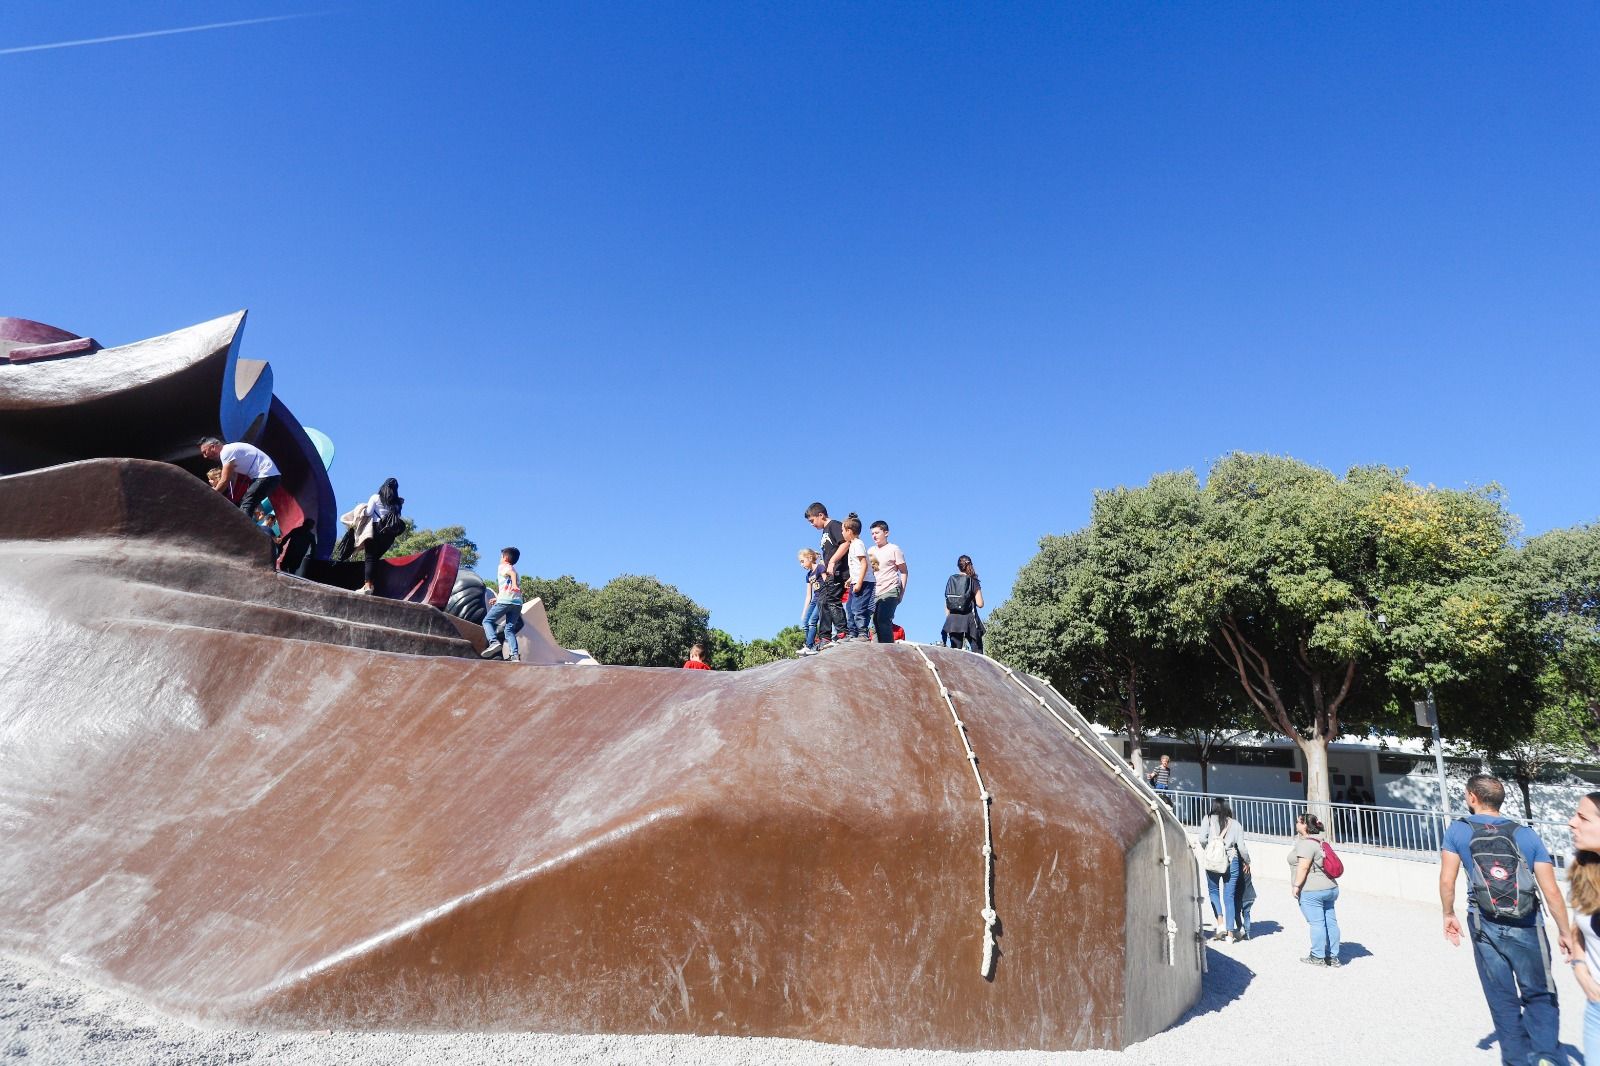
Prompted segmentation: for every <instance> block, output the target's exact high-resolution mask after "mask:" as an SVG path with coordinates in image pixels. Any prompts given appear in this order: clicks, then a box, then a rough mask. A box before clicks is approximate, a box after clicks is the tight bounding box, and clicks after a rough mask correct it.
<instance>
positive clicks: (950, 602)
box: [944, 574, 976, 614]
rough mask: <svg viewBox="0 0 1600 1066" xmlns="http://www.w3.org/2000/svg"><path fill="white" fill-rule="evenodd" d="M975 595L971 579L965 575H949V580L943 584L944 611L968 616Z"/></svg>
mask: <svg viewBox="0 0 1600 1066" xmlns="http://www.w3.org/2000/svg"><path fill="white" fill-rule="evenodd" d="M975 594H976V592H975V590H974V589H973V587H972V578H970V577H968V576H967V575H966V574H951V575H950V580H949V581H946V582H945V583H944V605H945V609H946V610H948V611H949V612H950V613H951V614H969V613H971V611H972V598H973V596H974V595H975Z"/></svg>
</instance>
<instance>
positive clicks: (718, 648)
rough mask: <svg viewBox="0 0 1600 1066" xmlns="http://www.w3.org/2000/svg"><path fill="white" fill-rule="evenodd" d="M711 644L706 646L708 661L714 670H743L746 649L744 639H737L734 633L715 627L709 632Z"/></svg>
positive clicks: (708, 637) (708, 636)
mask: <svg viewBox="0 0 1600 1066" xmlns="http://www.w3.org/2000/svg"><path fill="white" fill-rule="evenodd" d="M707 639H708V640H709V642H710V644H709V646H708V647H707V648H706V661H707V662H709V663H710V664H711V669H713V670H743V669H744V650H745V646H744V643H743V642H742V641H739V640H736V639H734V637H733V634H731V633H729V632H727V631H726V630H722V629H713V630H711V631H710V633H709V634H707Z"/></svg>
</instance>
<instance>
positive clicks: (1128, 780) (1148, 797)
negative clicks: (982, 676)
mask: <svg viewBox="0 0 1600 1066" xmlns="http://www.w3.org/2000/svg"><path fill="white" fill-rule="evenodd" d="M995 665H996V666H999V667H1000V668H1001V669H1002V670H1004V671H1005V672H1006V676H1007V677H1009V678H1010V679H1011V680H1013V681H1015V682H1016V683H1017V684H1018V685H1021V686H1022V688H1023V690H1024V691H1026V692H1027V693H1028V695H1030V696H1032V697H1033V698H1034V699H1035V700H1036V701H1038V704H1039V706H1040V707H1042V708H1044V709H1045V710H1046V711H1047V712H1049V714H1050V716H1051V717H1052V718H1054V719H1055V720H1056V721H1057V722H1060V723H1061V725H1062V727H1063V728H1065V729H1066V730H1067V732H1069V733H1071V734H1072V736H1073V737H1074V738H1076V739H1077V740H1078V741H1079V742H1080V743H1082V744H1083V745H1084V747H1086V748H1088V749H1089V751H1090V752H1092V753H1093V754H1094V756H1095V757H1096V758H1098V759H1099V760H1100V761H1101V762H1102V763H1104V764H1105V766H1106V769H1108V770H1110V771H1111V775H1112V776H1113V777H1115V778H1116V779H1117V780H1118V781H1120V782H1122V783H1123V784H1124V785H1126V786H1127V787H1128V789H1129V790H1131V791H1132V792H1133V794H1134V795H1135V796H1137V797H1138V798H1139V802H1140V803H1141V804H1143V805H1144V806H1145V807H1147V808H1148V809H1149V811H1150V817H1151V819H1152V820H1153V821H1154V822H1155V824H1156V836H1157V837H1159V838H1160V839H1161V875H1162V882H1163V885H1164V887H1165V889H1166V894H1167V913H1166V915H1165V917H1166V930H1167V965H1168V966H1176V965H1177V964H1178V962H1177V957H1176V946H1177V940H1178V922H1177V919H1175V918H1174V917H1173V914H1172V856H1171V854H1169V853H1168V851H1167V833H1166V827H1165V826H1163V825H1162V824H1161V815H1162V812H1163V811H1165V812H1166V813H1168V814H1172V812H1171V811H1167V808H1166V805H1165V804H1163V803H1162V802H1161V800H1159V799H1158V798H1156V795H1155V793H1154V792H1152V791H1151V790H1150V789H1148V788H1146V787H1145V786H1144V785H1143V784H1142V783H1141V782H1139V781H1138V780H1136V779H1135V778H1134V776H1133V769H1132V768H1131V767H1129V766H1128V765H1127V764H1125V763H1124V762H1123V761H1122V760H1121V759H1118V758H1116V757H1114V756H1113V755H1111V753H1110V752H1109V751H1108V750H1107V749H1106V748H1105V746H1104V744H1103V743H1101V742H1100V738H1099V737H1095V736H1093V735H1092V733H1091V734H1088V735H1086V732H1085V730H1083V729H1080V728H1078V726H1076V725H1074V724H1073V723H1072V722H1069V721H1067V719H1065V718H1063V717H1062V716H1061V714H1060V713H1059V712H1057V711H1056V709H1055V708H1054V707H1052V706H1050V701H1049V700H1047V699H1046V698H1045V697H1044V696H1043V695H1042V694H1040V693H1039V692H1037V691H1035V690H1034V689H1033V687H1032V686H1030V685H1029V684H1028V683H1027V682H1026V681H1023V680H1022V678H1020V677H1018V676H1017V674H1016V671H1014V670H1012V669H1011V667H1009V666H1005V665H1003V664H1000V663H996V664H995ZM1030 676H1032V675H1030ZM1033 680H1034V681H1037V682H1038V683H1039V685H1041V686H1042V687H1043V688H1044V689H1045V691H1047V692H1049V693H1050V694H1051V695H1052V696H1054V697H1055V698H1056V699H1058V700H1060V701H1061V703H1062V705H1063V706H1065V707H1066V708H1067V709H1068V710H1070V711H1071V712H1072V713H1073V715H1075V716H1077V717H1080V718H1081V717H1082V716H1081V715H1078V709H1077V708H1076V707H1074V706H1072V703H1071V702H1070V701H1069V700H1068V699H1067V698H1066V697H1065V696H1063V695H1062V694H1061V693H1059V692H1057V691H1056V690H1055V688H1054V686H1052V685H1051V684H1050V682H1048V681H1045V680H1043V679H1042V678H1037V677H1035V678H1033ZM1172 818H1173V821H1174V822H1176V821H1177V816H1176V815H1172ZM1179 830H1180V831H1182V826H1181V824H1180V825H1179ZM1196 906H1198V903H1197V904H1196Z"/></svg>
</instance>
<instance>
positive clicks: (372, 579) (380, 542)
mask: <svg viewBox="0 0 1600 1066" xmlns="http://www.w3.org/2000/svg"><path fill="white" fill-rule="evenodd" d="M392 547H394V537H392V536H388V537H383V536H379V535H378V534H376V533H374V534H373V535H372V536H371V537H370V538H369V539H368V540H367V542H366V543H365V544H363V545H362V548H364V549H365V550H366V553H367V557H366V559H365V560H364V561H363V562H362V564H361V565H362V576H363V577H364V578H365V579H366V582H367V584H369V585H374V584H377V577H378V560H380V559H382V558H383V555H384V553H385V552H387V551H388V550H389V549H390V548H392Z"/></svg>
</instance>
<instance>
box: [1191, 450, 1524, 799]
mask: <svg viewBox="0 0 1600 1066" xmlns="http://www.w3.org/2000/svg"><path fill="white" fill-rule="evenodd" d="M1196 497H1197V500H1198V505H1199V506H1198V521H1196V522H1194V523H1193V524H1192V525H1189V526H1185V527H1182V528H1175V529H1173V530H1172V535H1173V538H1174V540H1175V541H1177V542H1180V544H1181V547H1179V548H1178V549H1177V550H1175V551H1174V552H1172V553H1171V554H1170V555H1169V558H1171V559H1173V560H1174V562H1175V566H1174V568H1173V569H1172V570H1170V571H1169V572H1168V574H1167V575H1166V578H1167V602H1168V603H1169V605H1170V607H1171V609H1172V611H1173V613H1174V615H1175V617H1176V619H1177V621H1178V624H1179V625H1180V626H1181V627H1182V628H1183V629H1184V630H1185V631H1186V632H1187V634H1188V635H1189V637H1190V639H1192V640H1194V641H1195V642H1197V643H1200V644H1203V645H1204V646H1206V647H1208V648H1209V649H1210V650H1211V651H1212V653H1213V654H1215V655H1216V656H1217V657H1218V659H1219V660H1220V661H1221V662H1222V663H1224V664H1225V665H1226V666H1228V667H1229V668H1230V669H1231V670H1232V671H1233V673H1234V676H1235V677H1236V679H1237V682H1238V684H1239V686H1240V690H1241V691H1242V692H1243V694H1244V695H1245V697H1246V698H1247V699H1248V700H1249V702H1250V704H1251V705H1252V706H1253V707H1254V708H1255V709H1256V711H1257V712H1258V713H1259V714H1260V715H1261V717H1262V718H1263V719H1264V720H1265V721H1266V722H1267V723H1268V725H1269V726H1270V727H1271V728H1272V729H1273V730H1276V731H1277V732H1279V733H1281V734H1283V735H1284V736H1285V737H1287V738H1289V739H1290V740H1293V741H1294V742H1295V743H1296V745H1298V746H1299V748H1300V750H1301V753H1302V755H1303V757H1304V759H1305V764H1306V794H1307V799H1308V800H1309V801H1310V802H1312V803H1314V804H1326V803H1327V802H1328V799H1329V781H1328V745H1329V744H1330V743H1331V742H1332V741H1334V740H1335V739H1337V738H1338V737H1339V736H1340V735H1341V734H1342V732H1343V730H1344V721H1345V719H1346V718H1347V717H1349V716H1351V715H1356V716H1359V717H1361V718H1362V719H1363V720H1364V721H1368V722H1378V721H1386V722H1389V723H1391V724H1395V725H1398V723H1399V722H1400V721H1401V717H1400V707H1401V703H1402V699H1403V698H1404V696H1405V694H1407V693H1418V692H1420V691H1422V690H1423V689H1424V688H1425V687H1427V686H1433V687H1436V688H1439V689H1440V690H1441V695H1443V691H1444V690H1446V689H1457V688H1458V687H1464V686H1465V685H1467V684H1469V683H1472V682H1474V681H1477V680H1480V679H1481V678H1482V677H1484V676H1485V675H1487V674H1490V673H1493V672H1494V671H1495V670H1496V669H1499V668H1502V667H1504V669H1509V670H1516V669H1518V668H1519V667H1520V663H1518V662H1517V661H1512V662H1510V663H1509V664H1503V663H1502V661H1501V657H1502V655H1503V653H1505V652H1506V651H1507V649H1508V648H1509V647H1511V646H1512V645H1514V644H1515V643H1516V641H1517V634H1516V631H1517V629H1518V625H1519V619H1518V617H1517V612H1516V611H1515V610H1514V607H1513V605H1512V603H1511V601H1510V598H1509V597H1508V596H1507V594H1506V589H1505V587H1504V583H1503V576H1504V570H1505V567H1506V564H1507V561H1508V559H1509V555H1510V553H1509V538H1510V534H1511V531H1512V527H1513V522H1512V520H1511V518H1510V516H1509V515H1508V514H1507V513H1506V511H1505V510H1504V508H1503V506H1502V504H1501V501H1500V497H1499V493H1498V490H1496V489H1495V488H1494V487H1493V486H1491V487H1489V488H1486V489H1480V490H1474V491H1452V490H1444V489H1437V488H1432V487H1429V488H1422V487H1419V486H1417V485H1414V484H1412V483H1410V482H1408V481H1406V480H1405V477H1404V472H1403V471H1397V470H1392V469H1389V468H1386V467H1378V466H1374V467H1358V468H1355V469H1352V470H1351V471H1349V473H1348V474H1347V475H1346V476H1345V477H1344V478H1339V477H1337V476H1335V475H1334V474H1332V473H1330V472H1329V471H1326V470H1322V469H1320V468H1317V467H1313V466H1309V465H1307V464H1305V463H1301V462H1298V461H1296V460H1294V459H1289V458H1284V457H1280V456H1271V455H1249V454H1242V453H1238V454H1234V455H1230V456H1228V457H1226V458H1224V459H1222V460H1220V461H1219V462H1217V463H1216V464H1215V465H1214V466H1213V467H1212V469H1211V471H1210V476H1209V478H1208V479H1207V483H1206V485H1205V487H1204V488H1203V489H1199V488H1197V489H1196ZM1380 615H1383V616H1386V620H1387V621H1388V622H1389V623H1390V624H1389V625H1388V627H1387V628H1382V627H1380V626H1379V624H1378V617H1379V616H1380ZM1504 669H1502V673H1503V672H1504ZM1507 691H1508V692H1510V691H1512V688H1511V687H1508V688H1507ZM1522 691H1526V687H1524V688H1523V690H1522ZM1465 699H1466V697H1465V696H1463V700H1465ZM1441 706H1443V700H1441Z"/></svg>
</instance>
